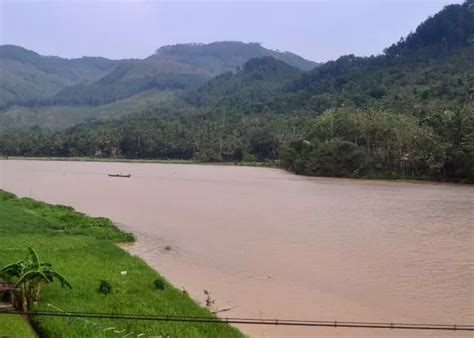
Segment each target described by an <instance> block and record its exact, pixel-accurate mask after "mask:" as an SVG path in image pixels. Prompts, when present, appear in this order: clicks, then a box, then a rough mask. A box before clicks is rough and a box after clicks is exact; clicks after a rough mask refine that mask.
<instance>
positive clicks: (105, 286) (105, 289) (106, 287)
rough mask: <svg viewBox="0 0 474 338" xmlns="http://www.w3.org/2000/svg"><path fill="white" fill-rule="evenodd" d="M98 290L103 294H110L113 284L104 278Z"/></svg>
mask: <svg viewBox="0 0 474 338" xmlns="http://www.w3.org/2000/svg"><path fill="white" fill-rule="evenodd" d="M97 292H99V293H101V294H103V295H108V294H109V293H112V284H110V283H109V282H108V281H106V280H104V279H101V280H100V282H99V287H98V288H97Z"/></svg>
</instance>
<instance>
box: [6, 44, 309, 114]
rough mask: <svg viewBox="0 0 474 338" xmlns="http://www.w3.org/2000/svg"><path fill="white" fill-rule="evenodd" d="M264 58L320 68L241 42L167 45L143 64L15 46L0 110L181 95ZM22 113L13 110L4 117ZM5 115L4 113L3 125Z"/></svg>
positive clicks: (9, 58)
mask: <svg viewBox="0 0 474 338" xmlns="http://www.w3.org/2000/svg"><path fill="white" fill-rule="evenodd" d="M261 56H273V57H275V58H277V59H280V60H284V61H285V62H288V63H289V64H290V65H293V66H294V67H296V68H299V69H302V70H309V69H312V68H314V67H315V66H316V63H314V62H311V61H308V60H305V59H303V58H302V57H299V56H297V55H295V54H292V53H288V52H285V53H284V52H278V51H273V50H269V49H266V48H264V47H262V46H261V45H260V44H258V43H243V42H237V41H235V42H234V41H222V42H214V43H210V44H180V45H173V46H165V47H161V48H159V49H158V50H157V51H156V53H155V54H153V55H152V56H150V57H148V58H146V59H143V60H138V59H135V60H117V61H115V60H107V59H104V58H80V59H63V58H59V57H46V56H41V55H39V54H37V53H35V52H33V51H29V50H26V49H24V48H21V47H17V46H0V67H1V68H0V70H1V72H2V80H1V89H0V109H3V113H5V107H8V106H11V105H15V104H16V105H23V106H28V107H32V108H33V110H34V109H35V108H38V107H44V106H58V105H66V106H77V105H87V106H99V105H103V104H108V103H111V102H114V101H117V100H121V99H124V98H128V97H131V96H133V95H136V94H138V93H141V92H144V91H147V90H151V89H156V90H167V91H169V90H183V89H186V88H191V87H193V86H196V85H199V84H202V83H204V82H206V81H207V80H209V79H210V78H212V77H213V76H215V75H218V74H220V73H223V72H226V71H235V70H236V68H238V67H240V66H242V65H243V64H244V63H245V62H247V61H248V60H249V59H251V58H255V57H261ZM64 109H65V110H67V108H64ZM24 112H25V110H24V109H23V110H18V109H15V110H14V111H13V112H11V111H10V112H8V111H7V112H6V115H9V116H10V117H11V116H12V115H13V116H15V115H16V114H23V113H24ZM1 115H2V112H1V111H0V120H1ZM64 118H67V114H65V116H64ZM23 120H24V119H23ZM8 121H9V120H4V123H6V122H8Z"/></svg>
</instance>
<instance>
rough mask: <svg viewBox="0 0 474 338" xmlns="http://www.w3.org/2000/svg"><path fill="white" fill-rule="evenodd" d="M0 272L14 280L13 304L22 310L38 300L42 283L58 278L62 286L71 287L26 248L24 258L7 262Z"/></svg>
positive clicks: (8, 278) (33, 252)
mask: <svg viewBox="0 0 474 338" xmlns="http://www.w3.org/2000/svg"><path fill="white" fill-rule="evenodd" d="M0 274H1V275H2V276H4V277H5V278H6V279H7V280H8V281H9V282H14V283H15V286H16V288H17V290H16V291H14V295H13V304H14V305H15V306H16V307H17V308H20V309H21V310H22V311H29V310H31V307H32V305H33V303H38V302H39V300H40V291H41V284H42V283H50V282H53V281H54V280H56V279H57V280H59V281H60V282H61V285H62V287H64V288H69V289H71V288H72V286H71V284H70V283H69V282H68V281H67V279H66V278H65V277H63V276H62V275H61V274H60V273H59V272H57V271H56V270H54V269H53V267H52V265H51V264H49V263H44V262H41V261H40V260H39V257H38V254H37V253H36V251H35V250H33V249H32V248H28V255H27V256H26V258H25V259H23V260H20V261H18V262H16V263H12V264H8V265H6V266H4V267H3V268H1V269H0Z"/></svg>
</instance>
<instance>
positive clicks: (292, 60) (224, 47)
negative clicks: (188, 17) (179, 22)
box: [148, 41, 317, 75]
mask: <svg viewBox="0 0 474 338" xmlns="http://www.w3.org/2000/svg"><path fill="white" fill-rule="evenodd" d="M264 56H271V57H273V58H275V59H277V60H280V61H283V62H285V63H287V64H289V65H291V66H293V67H295V68H298V69H300V70H305V71H307V70H311V69H313V68H314V67H316V66H317V63H315V62H312V61H308V60H305V59H304V58H302V57H301V56H298V55H296V54H293V53H290V52H280V51H274V50H270V49H267V48H264V47H262V46H261V45H260V44H259V43H255V42H253V43H244V42H240V41H218V42H213V43H209V44H202V43H189V44H178V45H171V46H164V47H161V48H159V49H158V50H157V51H156V52H155V54H154V55H152V56H150V57H149V58H148V59H152V60H172V61H175V62H179V63H186V64H190V65H193V66H195V67H198V68H202V69H206V70H207V71H209V72H210V73H211V74H213V75H218V74H221V73H225V72H228V71H235V69H236V68H238V67H240V66H242V65H243V64H244V63H246V62H247V61H248V60H250V59H252V58H260V57H264Z"/></svg>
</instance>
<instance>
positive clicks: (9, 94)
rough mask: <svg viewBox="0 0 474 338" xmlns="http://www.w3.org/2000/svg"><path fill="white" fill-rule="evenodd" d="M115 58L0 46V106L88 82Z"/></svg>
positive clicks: (29, 101)
mask: <svg viewBox="0 0 474 338" xmlns="http://www.w3.org/2000/svg"><path fill="white" fill-rule="evenodd" d="M118 63H119V61H116V60H108V59H105V58H96V57H83V58H79V59H63V58H59V57H54V56H42V55H39V54H37V53H35V52H33V51H30V50H27V49H25V48H22V47H18V46H13V45H2V46H0V74H2V79H1V82H0V109H2V108H4V107H6V106H8V105H10V104H22V103H23V104H32V103H34V102H37V101H40V100H41V99H44V98H47V97H50V96H53V95H55V94H56V93H58V92H59V91H60V90H61V89H63V88H65V87H67V86H72V85H75V84H78V83H90V82H93V81H96V80H98V79H99V78H101V77H102V76H104V75H105V74H107V73H108V72H110V71H111V70H112V69H113V68H114V67H115V66H117V64H118Z"/></svg>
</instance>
